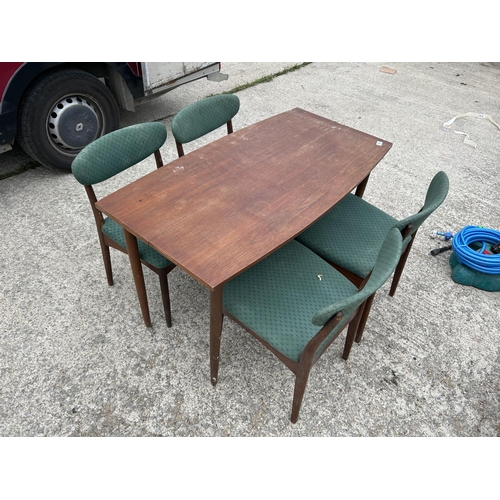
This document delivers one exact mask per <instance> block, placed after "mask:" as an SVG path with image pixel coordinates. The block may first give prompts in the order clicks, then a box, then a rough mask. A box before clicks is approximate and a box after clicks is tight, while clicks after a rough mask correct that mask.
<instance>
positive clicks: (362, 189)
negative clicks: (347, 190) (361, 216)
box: [354, 174, 370, 198]
mask: <svg viewBox="0 0 500 500" xmlns="http://www.w3.org/2000/svg"><path fill="white" fill-rule="evenodd" d="M369 178H370V174H368V175H367V176H366V177H365V178H364V179H363V180H362V181H361V182H360V183H359V184H358V187H357V188H356V192H355V193H354V194H355V195H356V196H358V197H359V198H363V194H364V192H365V188H366V185H367V184H368V179H369Z"/></svg>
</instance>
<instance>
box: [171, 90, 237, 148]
mask: <svg viewBox="0 0 500 500" xmlns="http://www.w3.org/2000/svg"><path fill="white" fill-rule="evenodd" d="M239 109H240V100H239V99H238V97H237V96H235V95H232V94H227V95H225V94H224V95H216V96H212V97H207V98H206V99H202V100H201V101H198V102H194V103H193V104H190V105H189V106H186V107H185V108H184V109H182V110H181V111H179V113H177V114H176V115H175V116H174V119H173V120H172V134H173V135H174V137H175V140H176V141H177V142H178V143H180V144H185V143H187V142H191V141H194V140H195V139H198V138H200V137H202V136H204V135H205V134H208V133H209V132H212V131H213V130H216V129H218V128H219V127H221V126H222V125H224V124H225V123H227V122H228V121H229V120H231V119H232V118H233V117H234V116H235V115H236V113H238V111H239Z"/></svg>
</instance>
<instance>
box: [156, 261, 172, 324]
mask: <svg viewBox="0 0 500 500" xmlns="http://www.w3.org/2000/svg"><path fill="white" fill-rule="evenodd" d="M158 276H159V277H160V288H161V299H162V302H163V310H164V311H165V319H166V321H167V326H168V327H169V328H170V327H171V326H172V315H171V311H170V294H169V292H168V273H167V272H166V271H165V269H160V272H159V273H158Z"/></svg>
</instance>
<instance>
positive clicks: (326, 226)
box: [296, 194, 410, 278]
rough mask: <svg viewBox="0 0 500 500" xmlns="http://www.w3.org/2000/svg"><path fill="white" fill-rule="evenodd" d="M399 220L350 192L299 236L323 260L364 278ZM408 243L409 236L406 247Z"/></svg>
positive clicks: (301, 241) (298, 238)
mask: <svg viewBox="0 0 500 500" xmlns="http://www.w3.org/2000/svg"><path fill="white" fill-rule="evenodd" d="M398 222H399V221H398V220H397V219H395V218H394V217H391V216H390V215H388V214H386V213H385V212H383V211H382V210H380V209H378V208H377V207H375V206H373V205H371V204H370V203H368V202H366V201H364V200H363V199H362V198H359V197H358V196H355V195H353V194H348V195H347V196H346V197H345V198H344V199H342V200H341V201H340V202H339V203H337V204H336V205H335V207H333V209H332V210H330V211H329V212H327V213H326V214H325V215H324V216H323V217H322V218H321V219H319V220H318V221H317V222H316V223H315V224H313V225H312V226H311V227H310V228H309V229H307V230H306V231H304V232H303V233H302V234H300V235H299V236H297V238H296V239H297V241H299V242H300V243H302V244H303V245H306V246H307V247H308V248H310V249H311V250H312V251H313V252H314V253H316V254H318V255H320V256H321V257H322V258H323V259H326V260H328V261H330V262H334V263H335V264H338V265H339V266H340V267H342V268H343V269H346V270H347V271H350V272H351V273H354V274H355V275H356V276H359V277H360V278H365V277H366V276H368V274H369V273H370V272H371V270H372V269H373V266H374V264H375V260H376V259H377V255H378V252H379V250H380V247H381V246H382V243H383V241H384V239H385V237H386V236H387V233H388V231H389V229H391V228H392V227H394V226H395V225H396V224H397V223H398ZM409 242H410V237H409V236H408V237H407V238H406V239H405V240H404V242H403V249H404V248H405V247H406V245H407V244H408V243H409Z"/></svg>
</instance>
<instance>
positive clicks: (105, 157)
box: [71, 122, 167, 186]
mask: <svg viewBox="0 0 500 500" xmlns="http://www.w3.org/2000/svg"><path fill="white" fill-rule="evenodd" d="M166 139H167V129H166V128H165V125H164V124H163V123H160V122H155V123H140V124H137V125H131V126H130V127H125V128H122V129H119V130H115V131H114V132H110V133H109V134H107V135H104V136H102V137H100V138H99V139H97V140H95V141H94V142H91V143H90V144H89V145H88V146H86V147H85V148H83V149H82V150H81V151H80V153H78V156H77V157H76V158H75V159H74V160H73V163H72V165H71V171H72V172H73V175H74V176H75V178H76V180H77V181H78V182H79V183H80V184H83V185H85V186H91V185H92V184H97V183H99V182H102V181H105V180H106V179H109V178H110V177H113V176H114V175H116V174H118V173H120V172H122V171H123V170H126V169H127V168H129V167H131V166H133V165H135V164H136V163H139V162H140V161H142V160H144V159H145V158H147V157H148V156H150V155H152V154H153V153H154V152H155V151H157V150H158V149H160V147H161V146H162V145H163V144H164V143H165V140H166Z"/></svg>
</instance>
